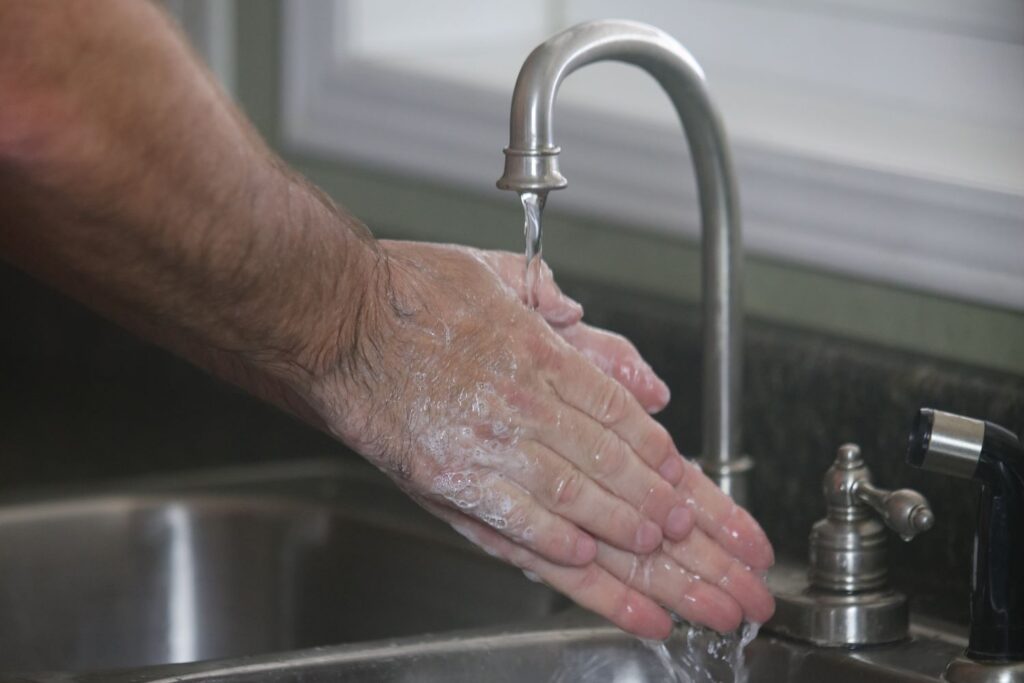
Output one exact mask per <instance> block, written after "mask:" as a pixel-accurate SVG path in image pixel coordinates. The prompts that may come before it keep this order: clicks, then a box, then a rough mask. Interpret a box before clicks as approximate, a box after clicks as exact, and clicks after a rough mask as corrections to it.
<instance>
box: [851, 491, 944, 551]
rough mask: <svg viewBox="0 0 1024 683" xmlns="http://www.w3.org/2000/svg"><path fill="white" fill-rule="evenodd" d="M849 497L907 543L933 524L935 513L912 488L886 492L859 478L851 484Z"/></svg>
mask: <svg viewBox="0 0 1024 683" xmlns="http://www.w3.org/2000/svg"><path fill="white" fill-rule="evenodd" d="M852 488H853V490H852V493H853V495H854V496H855V497H856V498H857V499H858V500H860V501H861V502H863V503H865V504H867V505H868V506H870V507H871V508H872V509H873V510H874V511H875V512H877V513H878V516H879V517H881V518H882V521H883V522H885V525H886V526H887V527H889V528H890V529H892V530H893V531H895V532H896V533H897V534H899V536H900V538H902V539H903V540H904V541H909V540H911V539H912V538H914V536H917V535H918V534H919V533H921V532H922V531H928V530H929V529H931V528H932V525H934V524H935V514H934V513H933V512H932V509H931V507H930V506H929V505H928V501H927V500H926V499H925V497H924V496H922V495H921V494H920V493H918V492H917V491H914V490H912V489H898V490H896V491H888V490H886V489H881V488H878V487H876V486H873V485H872V484H871V483H870V482H868V481H866V480H864V479H861V480H859V481H856V482H854V484H853V487H852Z"/></svg>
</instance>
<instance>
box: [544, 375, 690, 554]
mask: <svg viewBox="0 0 1024 683" xmlns="http://www.w3.org/2000/svg"><path fill="white" fill-rule="evenodd" d="M605 381H607V380H605ZM616 386H617V385H616ZM620 390H621V391H624V390H622V389H621V387H620ZM537 407H538V408H539V410H538V414H539V420H538V422H537V423H536V424H535V425H533V427H532V429H533V430H534V436H535V439H536V441H537V442H538V443H539V445H540V446H542V447H545V448H548V449H550V450H551V451H554V452H555V453H556V454H558V456H559V457H560V458H562V459H564V460H565V461H567V462H568V463H571V465H573V466H574V467H575V469H578V470H579V471H580V472H581V473H582V474H583V475H584V476H585V477H586V478H589V479H592V480H593V481H595V482H597V483H598V484H600V486H601V487H602V488H603V489H605V490H606V491H608V492H609V493H611V494H614V495H615V496H616V497H618V498H619V499H621V500H623V501H625V502H627V503H629V505H630V506H632V507H633V508H634V509H636V510H638V511H639V512H640V513H641V514H643V515H644V516H646V517H647V518H648V519H650V520H652V521H654V522H656V523H657V524H658V526H659V527H661V529H662V530H663V531H664V533H665V535H667V536H669V537H670V538H682V537H684V536H685V535H686V534H687V533H689V531H690V529H691V528H692V527H693V513H692V511H691V510H690V509H689V508H688V507H687V506H686V504H685V500H684V498H683V497H682V496H680V495H679V494H678V493H677V492H676V491H675V490H674V489H673V488H672V486H671V485H670V484H669V483H668V482H667V481H665V479H664V478H663V477H662V476H661V475H660V474H659V473H658V472H655V471H654V470H653V469H651V468H650V467H649V466H648V465H647V464H646V463H645V462H644V461H643V460H642V459H641V458H640V457H639V456H638V455H637V454H636V452H635V451H634V450H633V449H632V448H630V446H629V444H627V443H626V442H625V441H623V440H622V439H621V438H619V436H618V435H617V434H616V433H615V432H614V431H612V430H611V429H608V428H607V427H605V426H603V425H601V424H599V423H598V422H596V421H595V420H594V419H592V418H591V417H589V416H588V415H586V414H584V413H581V412H580V411H578V410H575V409H574V408H572V407H568V406H565V405H558V404H557V402H554V401H542V402H540V403H539V405H538V406H537ZM658 429H661V427H660V425H659V426H658ZM672 457H678V456H672ZM570 483H572V482H571V481H570ZM615 545H617V546H619V547H624V546H622V545H621V544H619V543H615ZM625 547H629V546H625Z"/></svg>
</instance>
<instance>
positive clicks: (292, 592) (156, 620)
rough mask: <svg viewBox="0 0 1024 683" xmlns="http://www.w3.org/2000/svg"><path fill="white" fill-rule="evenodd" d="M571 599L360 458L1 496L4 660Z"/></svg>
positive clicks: (488, 615) (534, 606)
mask: <svg viewBox="0 0 1024 683" xmlns="http://www.w3.org/2000/svg"><path fill="white" fill-rule="evenodd" d="M566 604H567V603H566V602H565V600H564V599H562V598H561V597H559V596H558V595H557V594H555V593H553V592H552V591H550V590H548V589H546V588H545V587H543V586H540V585H537V584H534V583H531V582H529V581H527V580H526V579H525V578H523V576H522V575H521V574H520V573H519V572H518V571H516V570H514V569H512V568H509V567H506V566H504V565H502V564H499V563H497V562H495V561H493V560H492V559H490V558H489V557H487V556H486V555H484V554H482V553H479V552H477V551H476V550H474V549H472V548H471V547H470V546H469V545H468V544H466V543H465V542H464V541H463V540H462V539H461V538H460V537H458V536H457V535H455V534H452V533H451V532H450V531H448V530H447V529H446V527H444V526H443V525H440V524H438V523H435V522H434V521H433V519H432V518H430V517H429V516H428V515H426V514H425V513H423V512H422V511H420V510H419V508H417V507H416V506H415V505H413V504H412V503H410V502H409V501H408V500H406V499H405V497H404V496H402V495H401V494H399V493H398V492H397V491H396V490H395V489H394V487H393V486H391V485H390V484H388V483H387V482H386V481H384V480H383V479H382V478H381V477H380V476H379V475H376V473H374V472H372V471H368V470H367V469H366V468H361V467H356V466H352V467H349V466H345V465H342V464H318V465H313V466H301V467H298V468H291V469H287V468H286V469H283V470H282V469H275V468H272V469H271V470H269V471H264V472H262V474H261V473H259V472H256V473H255V474H254V473H252V472H249V471H242V472H236V473H230V472H229V473H225V474H214V475H200V476H198V477H193V478H191V479H186V480H182V481H179V482H159V481H157V482H151V483H141V484H139V483H136V484H131V485H126V486H124V487H121V490H120V491H118V490H116V489H115V490H111V491H108V492H105V493H101V494H98V495H97V494H93V495H88V496H85V497H70V498H63V499H60V500H58V501H56V502H55V501H53V500H49V501H47V500H43V501H20V502H10V503H8V504H6V505H0V672H11V671H40V670H58V671H84V670H93V669H116V668H124V667H141V666H146V665H153V664H163V663H169V662H191V661H197V660H205V659H215V658H225V657H238V656H242V655H253V654H259V653H268V652H278V651H284V650H295V649H298V648H304V647H311V646H315V645H327V644H338V643H351V642H356V641H365V640H374V639H381V638H395V637H400V636H407V635H413V634H416V635H419V634H424V633H430V632H438V631H450V630H452V629H459V628H472V627H480V626H488V625H493V624H500V623H507V622H512V621H516V620H522V619H529V618H536V617H541V616H545V615H548V614H551V613H553V612H554V611H555V610H557V609H559V608H562V607H564V606H565V605H566Z"/></svg>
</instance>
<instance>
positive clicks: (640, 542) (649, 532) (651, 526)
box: [634, 519, 661, 553]
mask: <svg viewBox="0 0 1024 683" xmlns="http://www.w3.org/2000/svg"><path fill="white" fill-rule="evenodd" d="M659 543H661V529H660V528H659V527H658V525H657V524H655V523H654V522H652V521H650V520H649V519H645V520H644V521H643V523H642V524H640V527H639V528H638V529H637V530H636V539H635V548H634V550H635V551H636V552H639V553H649V552H651V551H652V550H654V549H655V548H657V547H658V544H659Z"/></svg>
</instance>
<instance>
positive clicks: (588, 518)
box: [509, 443, 662, 553]
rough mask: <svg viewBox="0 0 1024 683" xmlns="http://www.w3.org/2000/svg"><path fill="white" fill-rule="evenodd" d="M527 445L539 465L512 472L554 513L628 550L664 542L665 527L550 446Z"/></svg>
mask: <svg viewBox="0 0 1024 683" xmlns="http://www.w3.org/2000/svg"><path fill="white" fill-rule="evenodd" d="M524 448H525V449H526V450H528V451H529V453H530V456H531V457H530V459H531V461H532V462H533V463H534V464H535V466H533V467H530V468H518V469H517V470H516V471H514V472H511V473H510V474H509V476H510V477H511V478H512V479H513V480H515V481H516V482H517V483H519V484H520V485H521V486H523V487H524V488H525V489H527V490H529V491H531V492H532V493H533V496H534V497H535V498H536V499H537V501H538V502H540V503H541V504H542V505H544V506H545V507H547V509H548V510H550V511H551V512H552V513H554V514H556V515H559V516H561V517H564V518H565V519H567V520H569V521H570V522H573V523H574V524H576V525H577V526H579V527H580V528H581V529H584V530H586V531H588V532H590V533H591V534H593V535H594V536H595V537H596V538H599V539H601V540H604V541H607V542H608V543H610V544H612V545H614V546H616V547H618V548H622V549H624V550H629V551H631V552H636V553H649V552H651V551H653V550H654V549H655V548H658V547H659V546H660V545H661V540H662V534H661V527H659V526H658V525H657V524H655V523H654V522H652V521H651V520H649V519H647V518H646V517H644V516H643V515H641V514H640V513H639V512H638V511H637V510H636V508H634V507H633V506H632V505H630V504H629V503H627V502H626V501H624V500H622V499H620V498H618V497H616V496H614V495H612V494H611V493H609V492H608V491H606V490H605V489H603V488H601V487H600V486H599V485H598V484H597V483H595V482H594V480H593V479H591V478H590V477H589V476H587V475H586V474H585V473H584V472H582V471H581V470H580V469H578V468H577V467H575V466H574V465H573V464H572V463H570V462H567V461H566V460H565V459H564V458H562V457H561V456H560V455H558V454H557V453H555V452H554V451H552V450H550V449H549V448H547V447H546V446H544V445H542V444H539V443H531V444H528V445H526V446H525V447H524Z"/></svg>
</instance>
